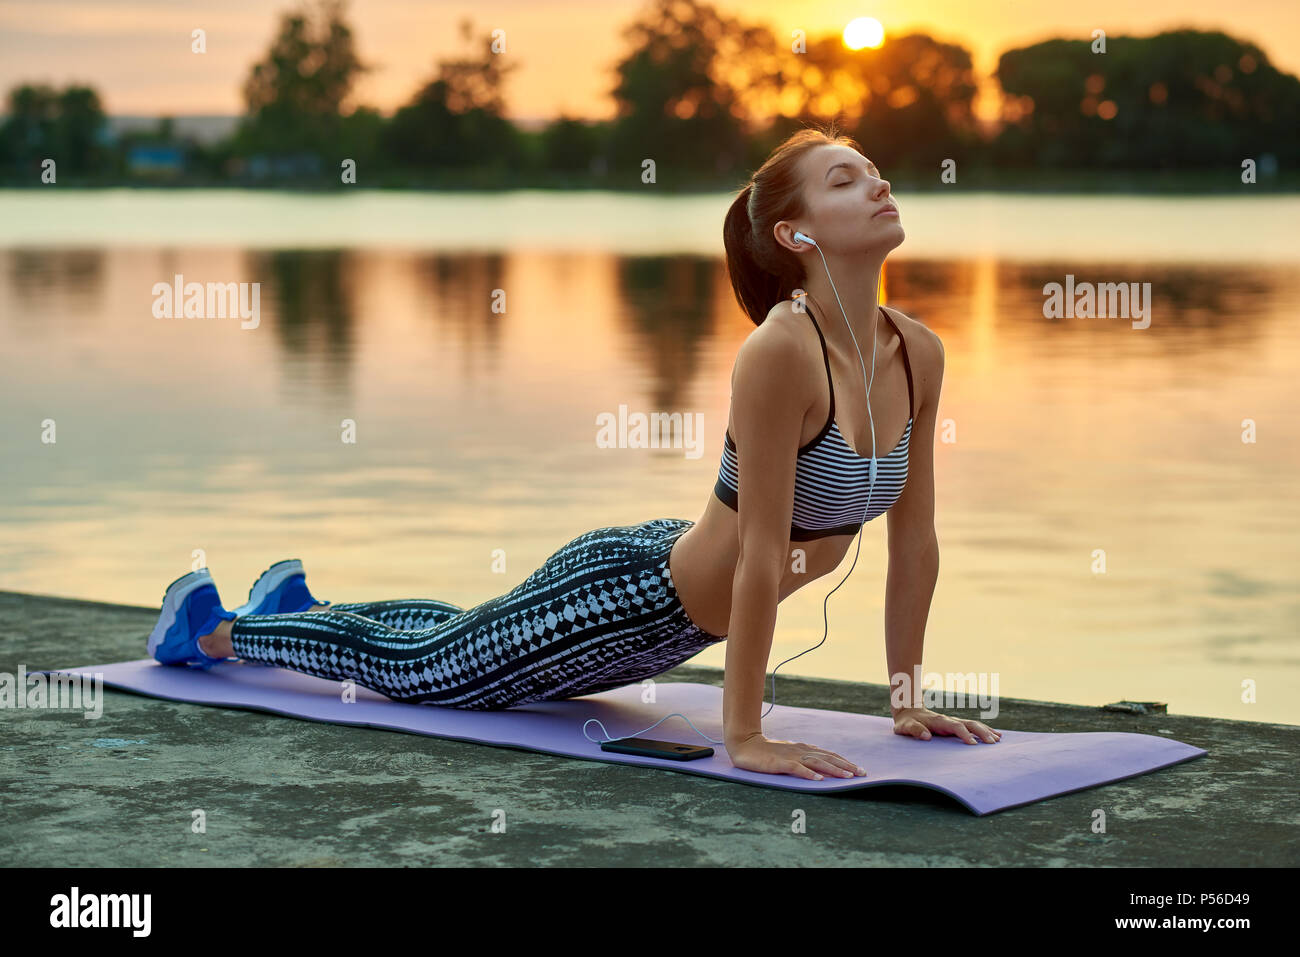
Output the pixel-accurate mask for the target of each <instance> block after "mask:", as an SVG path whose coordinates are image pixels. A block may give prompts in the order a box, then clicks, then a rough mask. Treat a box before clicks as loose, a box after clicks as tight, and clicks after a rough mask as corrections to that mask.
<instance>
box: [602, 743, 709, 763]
mask: <svg viewBox="0 0 1300 957" xmlns="http://www.w3.org/2000/svg"><path fill="white" fill-rule="evenodd" d="M600 750H602V751H615V752H617V753H619V754H636V755H640V756H641V757H643V758H667V759H668V760H670V761H694V760H695V759H696V758H707V757H709V756H710V755H711V754H713V749H712V748H709V747H703V748H697V747H695V746H694V745H691V744H679V743H678V742H676V741H656V740H655V739H654V738H620V739H619V740H617V741H602V742H601V743H600Z"/></svg>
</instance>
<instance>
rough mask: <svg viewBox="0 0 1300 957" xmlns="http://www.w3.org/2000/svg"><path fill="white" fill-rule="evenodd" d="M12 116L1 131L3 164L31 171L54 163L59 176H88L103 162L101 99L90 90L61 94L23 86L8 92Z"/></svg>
mask: <svg viewBox="0 0 1300 957" xmlns="http://www.w3.org/2000/svg"><path fill="white" fill-rule="evenodd" d="M8 112H9V116H8V118H7V119H6V120H5V122H4V124H3V125H2V126H0V162H2V163H4V164H5V165H13V166H17V167H20V168H23V169H28V168H31V167H34V166H37V165H39V164H40V162H41V161H42V160H45V159H53V160H54V161H55V162H56V163H57V164H58V166H57V168H58V169H59V171H61V172H65V171H66V172H70V173H84V172H88V171H92V170H97V169H99V168H100V167H101V166H102V165H103V163H104V161H105V158H106V157H105V149H104V132H105V123H106V118H105V116H104V109H103V106H102V105H101V104H100V101H99V94H97V93H96V92H95V91H94V90H92V89H91V88H90V87H87V86H69V87H66V88H65V89H64V90H63V91H62V92H58V91H56V90H55V89H54V88H53V87H49V86H44V85H23V86H18V87H15V88H14V89H13V90H11V91H10V92H9V111H8Z"/></svg>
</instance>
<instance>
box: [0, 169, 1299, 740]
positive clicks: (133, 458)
mask: <svg viewBox="0 0 1300 957" xmlns="http://www.w3.org/2000/svg"><path fill="white" fill-rule="evenodd" d="M56 189H57V192H56ZM727 202H728V197H727V196H726V195H722V194H719V195H713V196H703V197H700V196H697V197H685V198H657V197H653V196H647V197H641V196H623V195H616V194H608V193H594V194H593V193H582V194H563V193H560V194H555V193H541V192H527V191H523V192H517V193H507V194H478V195H470V194H460V195H454V196H451V195H436V194H433V195H431V194H404V193H385V194H375V193H357V194H354V195H350V196H347V197H322V196H301V195H288V194H263V193H250V192H237V191H236V192H206V191H189V192H175V193H172V192H166V191H140V192H133V191H105V192H90V193H78V192H75V191H68V190H64V189H61V188H56V187H51V188H50V189H49V191H48V192H45V191H27V192H0V368H2V369H3V381H2V382H0V477H2V478H3V483H2V484H0V588H3V589H10V590H16V591H28V592H36V593H43V594H49V595H60V596H68V597H78V598H89V599H99V600H104V601H115V602H125V603H132V604H145V605H155V606H156V605H157V604H158V602H159V601H160V599H161V596H162V592H163V589H164V587H165V586H166V585H167V583H168V582H170V581H171V580H173V579H174V578H176V577H177V576H178V575H181V574H183V573H184V572H186V571H188V570H189V568H190V567H191V565H192V563H193V562H194V561H195V553H196V550H201V552H202V557H203V559H204V560H205V561H206V564H207V565H208V566H209V567H210V568H211V569H212V572H213V575H214V576H215V578H216V581H217V584H218V585H219V587H220V588H221V591H222V596H223V598H224V599H225V601H226V604H227V605H228V606H232V607H233V605H236V604H239V603H241V602H242V601H243V600H244V598H245V596H246V593H247V589H248V587H249V585H250V584H251V582H252V581H253V579H254V578H256V576H257V575H258V573H260V572H261V571H262V570H263V569H264V568H265V567H266V566H267V565H268V564H270V563H272V562H274V561H277V560H279V559H282V558H289V557H297V558H301V559H303V561H304V563H305V564H306V566H307V569H308V572H309V582H310V583H311V586H312V588H313V591H314V592H315V593H316V594H317V595H318V596H320V597H323V598H326V599H330V600H333V601H336V602H342V601H357V600H370V599H379V598H394V597H417V596H418V597H433V598H441V599H445V600H449V601H453V602H456V603H458V604H461V605H465V606H470V605H474V604H477V603H478V602H481V601H483V600H485V599H487V598H490V597H493V596H495V595H498V594H500V593H502V592H504V591H506V590H507V589H509V588H511V587H513V586H514V585H515V584H517V583H518V582H519V581H520V580H522V579H523V578H524V577H526V576H527V575H528V574H529V573H530V572H531V571H532V570H533V569H534V568H535V567H536V566H537V565H538V564H540V563H541V562H542V561H543V560H544V559H545V558H546V557H547V556H548V555H549V554H551V552H553V551H554V550H555V549H556V548H557V547H559V546H560V545H561V544H563V543H564V542H566V541H568V540H569V539H570V538H572V537H574V536H576V535H578V534H580V533H581V532H584V531H587V530H589V529H591V528H595V527H598V526H603V525H617V524H628V523H633V522H638V521H642V520H645V519H648V518H654V517H680V518H688V519H696V518H698V517H699V515H700V513H701V512H702V510H703V508H704V505H705V503H706V501H707V498H708V496H709V494H711V489H712V485H713V480H714V477H715V475H716V472H717V467H718V459H719V456H720V454H721V449H722V437H723V430H724V428H725V426H726V421H727V405H728V400H729V392H730V390H729V377H730V370H731V365H732V362H733V360H734V357H735V353H736V350H737V348H738V347H739V345H740V343H741V342H742V341H743V340H744V338H745V336H746V335H747V334H748V333H749V332H750V331H751V330H752V329H753V326H752V324H751V323H750V322H749V320H748V319H746V318H745V317H744V316H743V314H742V313H741V312H740V310H739V307H738V306H737V304H736V302H735V300H734V298H733V296H732V294H731V290H730V287H729V284H728V282H727V278H726V273H725V269H724V266H723V262H722V259H721V222H722V216H723V213H724V211H725V209H726V206H727ZM899 203H900V206H901V208H902V210H903V222H904V225H905V228H906V230H907V233H908V239H907V242H906V243H904V245H903V246H902V247H900V248H899V249H898V250H897V251H895V253H894V254H893V255H892V256H891V258H890V261H889V264H888V265H887V267H886V276H885V289H884V293H885V297H884V298H885V301H887V302H888V303H889V304H891V305H895V306H897V307H898V308H900V309H902V310H903V311H904V312H906V313H907V314H909V315H911V316H913V317H914V318H917V319H919V320H921V321H922V322H924V323H926V324H927V325H928V326H930V327H931V328H932V329H934V330H935V331H936V332H937V333H938V334H939V335H940V336H941V337H942V338H943V341H944V344H945V349H946V354H947V371H946V375H945V383H944V390H943V398H942V402H941V406H940V409H939V420H940V432H941V435H940V436H939V438H938V439H937V441H936V448H935V469H936V486H937V489H936V509H937V516H936V525H937V529H938V536H939V543H940V549H941V567H940V572H939V583H938V586H937V588H936V591H935V595H934V601H933V604H932V606H931V610H930V615H929V624H928V628H927V632H926V645H925V659H924V666H925V669H926V671H930V672H938V673H950V672H962V673H965V672H994V673H996V674H997V676H998V682H999V686H998V689H997V690H998V691H999V692H1000V693H1001V694H1003V695H1008V696H1020V697H1028V698H1037V699H1043V700H1055V701H1066V702H1073V703H1078V704H1089V705H1098V704H1103V703H1106V702H1110V701H1117V700H1120V699H1129V700H1141V701H1165V702H1168V704H1169V708H1170V710H1171V711H1176V712H1180V713H1192V714H1204V715H1218V716H1225V717H1233V718H1242V719H1248V720H1257V721H1275V722H1286V723H1293V724H1294V723H1300V696H1298V695H1297V694H1296V692H1297V691H1300V651H1298V649H1297V636H1298V635H1300V585H1298V583H1300V544H1298V543H1300V502H1298V500H1297V495H1296V491H1297V481H1296V476H1297V466H1298V465H1300V451H1298V449H1300V442H1298V441H1297V440H1298V439H1300V423H1298V421H1297V416H1296V414H1295V406H1296V398H1297V394H1298V390H1297V386H1296V379H1297V373H1298V372H1300V323H1298V321H1297V320H1298V317H1300V282H1298V280H1297V277H1298V276H1300V270H1298V269H1297V266H1298V265H1300V231H1297V230H1296V228H1295V223H1296V222H1297V221H1300V199H1298V198H1292V197H1281V198H1278V197H1264V198H1255V197H1250V196H1244V197H1242V198H1226V197H1218V198H1205V199H1198V198H1166V197H1159V198H1142V197H1132V196H1110V197H1083V196H1032V197H1030V196H999V195H992V194H983V195H969V196H961V197H948V196H942V195H933V196H908V195H903V196H900V197H899ZM177 274H180V275H182V276H183V277H184V280H185V281H187V282H189V281H195V282H220V283H254V282H256V283H259V284H260V285H259V294H260V300H259V304H260V313H259V317H258V318H259V321H258V323H257V325H256V327H255V328H241V322H240V320H239V319H238V318H209V319H200V318H171V319H168V318H158V317H155V315H154V310H153V307H154V302H155V299H156V294H155V293H154V291H153V290H154V287H155V284H158V283H170V282H172V280H173V277H174V276H175V275H177ZM1067 275H1069V276H1072V277H1073V280H1072V281H1073V282H1075V283H1076V284H1077V283H1082V282H1094V283H1100V282H1125V283H1129V282H1136V283H1139V284H1142V283H1150V295H1151V302H1152V308H1151V314H1150V325H1149V326H1148V327H1147V328H1144V329H1138V328H1134V327H1133V322H1132V321H1130V320H1129V319H1115V318H1106V319H1102V318H1061V319H1048V318H1044V315H1043V301H1044V295H1043V287H1044V285H1045V284H1047V283H1051V282H1059V283H1065V282H1066V277H1067ZM494 290H500V291H502V293H504V297H505V298H504V304H505V310H504V312H499V311H498V312H494V311H493V303H494ZM500 295H501V293H497V296H498V299H497V301H498V302H499V301H500V300H499V296H500ZM620 409H622V410H623V412H624V413H625V414H626V415H628V416H635V415H636V414H638V413H642V414H653V413H664V414H673V413H678V414H680V415H681V416H683V417H688V418H689V421H690V422H691V423H692V424H695V423H696V422H698V423H699V424H700V425H701V430H700V432H699V433H698V434H696V433H691V434H688V435H687V436H686V438H689V440H690V441H689V442H686V441H683V438H682V436H680V435H679V436H678V442H677V444H676V445H675V446H673V447H660V448H638V447H606V444H605V443H602V442H601V441H599V438H598V433H599V429H598V426H597V419H598V416H601V415H602V414H608V415H611V416H613V417H615V418H617V417H618V416H619V415H620ZM348 423H351V425H350V426H349V425H348ZM945 424H947V426H948V430H949V435H948V436H947V438H949V439H952V438H955V441H945V440H944V439H945V436H944V435H943V434H942V433H943V431H944V426H945ZM1252 427H1253V429H1254V436H1253V438H1254V441H1245V442H1244V441H1243V434H1246V435H1247V437H1250V434H1249V429H1250V428H1252ZM347 433H350V434H347ZM51 437H53V438H54V441H53V442H50V441H48V439H50V438H51ZM345 437H355V441H354V442H347V441H344V440H343V439H344V438H345ZM629 444H630V443H624V445H625V446H627V445H629ZM884 533H885V523H884V521H883V520H882V521H878V522H872V523H871V524H869V525H868V526H867V527H866V529H865V530H864V532H863V535H864V538H863V541H862V553H861V556H860V558H859V559H858V566H857V568H856V569H855V571H854V573H853V576H852V577H851V578H850V580H849V582H848V583H847V584H845V585H844V586H843V587H842V588H840V589H839V590H838V591H837V592H836V593H835V595H834V596H833V597H832V598H831V601H830V606H829V618H830V625H831V633H830V637H829V639H828V640H827V642H826V644H824V645H823V646H822V647H821V648H820V649H819V650H818V651H816V652H813V653H812V654H809V655H805V656H803V657H802V658H799V659H798V660H797V661H796V662H792V663H791V664H790V665H787V666H785V667H783V668H782V669H781V670H780V671H779V672H778V676H777V682H778V689H777V694H778V701H779V700H780V687H779V685H780V679H781V677H782V676H785V675H787V674H806V675H816V676H821V677H831V678H839V679H846V680H855V681H872V682H883V681H885V680H886V675H885V673H884V670H885V664H884V662H885V658H884V645H883V635H882V627H883V608H884V585H885V569H886V565H885V563H886V557H887V552H886V547H885V535H884ZM1098 550H1101V552H1104V559H1105V570H1104V572H1101V571H1099V570H1097V568H1098V565H1097V563H1098V554H1099V553H1098ZM853 553H854V547H853V546H851V547H850V550H849V554H848V556H847V557H846V558H845V563H844V565H843V566H842V569H841V570H840V571H839V572H836V573H832V575H830V576H828V577H827V578H825V579H822V580H821V581H820V582H818V583H816V584H814V585H812V586H810V587H808V588H806V589H805V590H804V591H802V592H800V593H799V594H797V595H795V596H793V597H792V598H790V599H788V600H787V601H786V602H785V603H783V604H782V605H781V609H780V614H779V618H778V623H777V632H776V640H775V642H774V647H773V652H772V659H771V663H770V666H769V667H771V666H775V665H776V663H777V662H779V661H781V660H782V659H784V658H787V657H789V656H790V655H793V654H795V653H797V652H799V651H802V650H803V649H805V648H807V647H810V646H812V645H814V644H816V643H817V642H818V641H819V640H820V639H821V636H822V601H823V598H824V597H825V595H826V592H828V591H829V590H830V589H831V588H832V587H834V585H835V583H837V582H838V581H839V579H840V578H841V577H842V576H843V574H844V572H845V571H847V569H848V567H849V563H851V562H852V559H853ZM502 558H504V569H502V568H501V567H500V560H501V559H502ZM494 562H496V567H494ZM0 640H2V639H0ZM724 649H725V645H718V646H716V647H715V648H713V649H709V650H707V651H705V652H704V653H702V654H701V655H699V656H698V657H697V658H695V659H693V662H694V663H698V664H705V665H714V666H717V667H722V665H723V662H724ZM139 651H140V654H141V655H143V654H144V635H143V634H142V635H141V644H140V649H139ZM45 664H50V665H53V664H60V663H54V662H50V663H45ZM61 664H65V665H75V664H84V662H82V661H81V660H80V658H79V657H78V655H77V653H76V650H75V649H69V654H68V658H67V661H65V662H61ZM1249 687H1253V688H1254V696H1255V699H1256V700H1255V701H1254V702H1253V703H1248V702H1246V701H1243V689H1245V688H1249ZM1158 724H1159V722H1158V719H1157V720H1155V721H1154V723H1153V724H1152V725H1151V727H1152V728H1155V727H1157V726H1158Z"/></svg>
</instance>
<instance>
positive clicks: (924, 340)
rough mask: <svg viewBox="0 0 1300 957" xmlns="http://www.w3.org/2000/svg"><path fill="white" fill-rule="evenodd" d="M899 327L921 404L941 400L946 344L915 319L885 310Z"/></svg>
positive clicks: (897, 310)
mask: <svg viewBox="0 0 1300 957" xmlns="http://www.w3.org/2000/svg"><path fill="white" fill-rule="evenodd" d="M882 308H884V310H885V311H886V312H888V313H889V315H890V318H892V319H893V320H894V322H896V323H898V331H899V332H900V333H902V335H903V339H904V340H905V341H906V342H907V357H908V360H909V361H910V362H911V363H912V377H913V379H914V380H915V381H916V388H917V391H918V392H919V393H920V394H921V395H922V397H923V398H922V400H921V401H922V402H927V401H934V400H936V399H937V398H938V395H939V388H940V386H941V385H942V384H943V363H944V354H943V340H941V339H940V338H939V334H938V333H937V332H935V331H934V330H933V329H931V328H930V327H929V326H927V325H926V324H925V323H923V322H920V321H919V320H916V319H913V318H912V317H911V316H909V315H907V314H906V313H905V312H903V311H902V310H900V309H898V308H896V307H894V306H884V307H882Z"/></svg>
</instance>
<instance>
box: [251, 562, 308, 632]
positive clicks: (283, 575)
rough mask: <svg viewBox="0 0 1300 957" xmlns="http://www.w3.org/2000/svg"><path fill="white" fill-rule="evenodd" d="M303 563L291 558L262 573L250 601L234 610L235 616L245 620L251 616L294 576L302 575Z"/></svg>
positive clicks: (254, 585) (254, 584)
mask: <svg viewBox="0 0 1300 957" xmlns="http://www.w3.org/2000/svg"><path fill="white" fill-rule="evenodd" d="M302 574H304V573H303V570H302V561H301V560H300V559H297V558H290V559H287V560H285V561H282V562H276V563H275V564H274V565H272V566H271V567H270V568H268V569H267V570H266V571H264V572H262V575H261V577H260V578H258V579H257V581H256V582H254V583H253V587H252V589H251V590H250V591H249V593H248V601H246V602H244V604H242V605H240V606H239V607H238V608H236V609H234V612H235V615H236V616H237V617H239V618H243V617H244V616H245V615H247V614H251V613H252V611H253V609H254V608H256V607H257V606H258V605H260V604H261V603H262V602H264V601H266V599H267V598H268V597H269V596H270V594H271V593H272V592H273V591H275V590H276V589H277V588H279V587H280V586H281V585H283V584H284V583H285V582H286V581H288V580H289V579H290V578H292V577H293V576H294V575H302Z"/></svg>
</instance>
